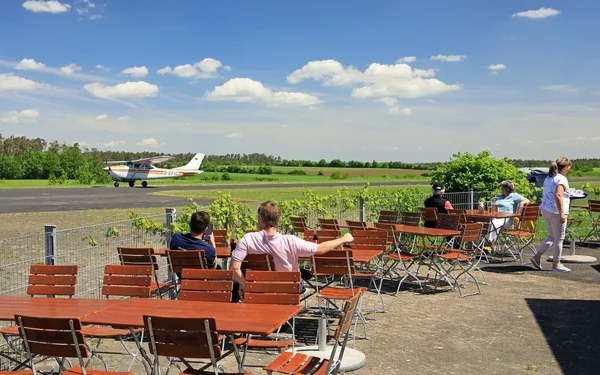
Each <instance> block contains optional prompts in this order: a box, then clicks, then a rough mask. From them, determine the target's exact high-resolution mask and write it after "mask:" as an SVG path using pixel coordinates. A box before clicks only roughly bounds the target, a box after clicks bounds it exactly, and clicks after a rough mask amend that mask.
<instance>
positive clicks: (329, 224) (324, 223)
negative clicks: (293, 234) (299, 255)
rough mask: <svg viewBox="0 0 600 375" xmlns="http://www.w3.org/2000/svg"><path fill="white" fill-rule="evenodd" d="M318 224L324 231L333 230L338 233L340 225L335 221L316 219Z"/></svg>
mask: <svg viewBox="0 0 600 375" xmlns="http://www.w3.org/2000/svg"><path fill="white" fill-rule="evenodd" d="M317 220H318V222H319V227H320V228H321V229H324V230H327V229H329V230H335V231H337V232H338V233H339V231H340V223H339V222H338V220H337V219H321V218H319V219H317ZM304 238H306V236H305V237H304Z"/></svg>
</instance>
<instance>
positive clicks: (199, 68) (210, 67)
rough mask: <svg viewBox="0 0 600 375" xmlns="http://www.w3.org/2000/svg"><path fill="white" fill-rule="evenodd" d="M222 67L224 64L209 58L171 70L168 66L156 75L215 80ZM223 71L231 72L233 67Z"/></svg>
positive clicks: (159, 70)
mask: <svg viewBox="0 0 600 375" xmlns="http://www.w3.org/2000/svg"><path fill="white" fill-rule="evenodd" d="M222 67H223V64H222V63H221V62H220V61H219V60H216V59H213V58H210V57H207V58H205V59H204V60H202V61H199V62H197V63H195V64H193V65H192V64H184V65H179V66H176V67H175V68H173V69H171V67H169V66H166V67H164V68H162V69H158V70H157V71H156V74H158V75H165V74H173V75H176V76H177V77H181V78H213V77H216V76H217V71H218V69H219V68H222ZM223 69H225V70H231V67H229V66H226V67H223Z"/></svg>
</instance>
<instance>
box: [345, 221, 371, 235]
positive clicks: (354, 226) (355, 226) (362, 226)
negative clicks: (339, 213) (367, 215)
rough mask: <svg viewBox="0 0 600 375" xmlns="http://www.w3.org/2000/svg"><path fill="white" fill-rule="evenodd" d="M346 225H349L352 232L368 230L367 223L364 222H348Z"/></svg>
mask: <svg viewBox="0 0 600 375" xmlns="http://www.w3.org/2000/svg"><path fill="white" fill-rule="evenodd" d="M346 224H348V229H350V232H354V231H355V230H367V223H366V222H364V221H352V220H346Z"/></svg>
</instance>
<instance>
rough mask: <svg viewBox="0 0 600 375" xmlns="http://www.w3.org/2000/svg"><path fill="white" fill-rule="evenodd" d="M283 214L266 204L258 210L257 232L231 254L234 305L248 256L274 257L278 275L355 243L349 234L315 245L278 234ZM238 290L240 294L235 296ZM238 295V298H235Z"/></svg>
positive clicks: (244, 238) (240, 295) (274, 206)
mask: <svg viewBox="0 0 600 375" xmlns="http://www.w3.org/2000/svg"><path fill="white" fill-rule="evenodd" d="M280 218H281V211H280V210H279V206H278V205H277V203H275V202H271V201H267V202H264V203H262V204H261V205H260V206H259V208H258V228H259V229H260V230H259V231H258V232H251V233H246V234H245V235H244V237H242V239H241V240H240V242H239V243H238V245H237V247H236V248H235V250H233V251H232V252H231V270H233V275H234V278H235V280H236V281H237V283H236V285H235V286H234V296H233V302H238V301H239V299H240V298H243V291H244V285H245V279H244V274H243V273H242V270H241V266H242V262H243V261H244V258H246V254H269V255H271V256H272V257H273V263H274V264H275V271H299V270H300V268H299V266H298V258H299V257H311V256H313V255H320V254H325V253H326V252H328V251H330V250H333V249H335V248H337V247H339V246H341V245H342V244H344V243H349V242H352V241H354V238H353V237H352V235H351V234H350V233H347V234H345V235H344V236H342V237H340V238H337V239H335V240H331V241H326V242H322V243H320V244H316V243H314V242H308V241H305V240H303V239H301V238H299V237H296V236H293V235H289V234H286V235H283V234H281V233H279V232H278V231H277V227H278V225H279V220H280ZM236 286H238V288H239V292H238V293H239V294H238V293H236ZM236 294H237V295H236Z"/></svg>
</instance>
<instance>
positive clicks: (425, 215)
mask: <svg viewBox="0 0 600 375" xmlns="http://www.w3.org/2000/svg"><path fill="white" fill-rule="evenodd" d="M419 211H421V218H422V219H423V221H427V222H437V221H438V214H439V212H438V209H437V208H435V207H419Z"/></svg>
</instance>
